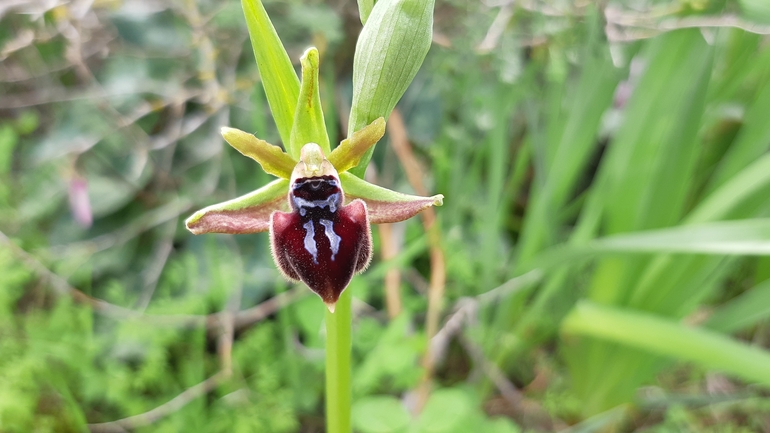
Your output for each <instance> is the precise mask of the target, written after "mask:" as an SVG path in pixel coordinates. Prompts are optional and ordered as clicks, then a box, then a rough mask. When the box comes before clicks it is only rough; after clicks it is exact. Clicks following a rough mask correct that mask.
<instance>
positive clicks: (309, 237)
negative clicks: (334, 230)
mask: <svg viewBox="0 0 770 433" xmlns="http://www.w3.org/2000/svg"><path fill="white" fill-rule="evenodd" d="M302 227H304V228H305V249H306V250H307V252H309V253H310V255H311V256H313V263H315V264H318V248H316V245H315V227H313V220H310V221H308V222H306V223H305V224H304V225H303V226H302ZM327 236H328V234H327Z"/></svg>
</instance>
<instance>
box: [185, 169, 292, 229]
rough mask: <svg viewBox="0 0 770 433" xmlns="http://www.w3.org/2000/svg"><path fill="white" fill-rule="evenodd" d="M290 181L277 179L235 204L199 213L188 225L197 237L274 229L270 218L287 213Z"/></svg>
mask: <svg viewBox="0 0 770 433" xmlns="http://www.w3.org/2000/svg"><path fill="white" fill-rule="evenodd" d="M288 191H289V181H288V180H286V179H276V180H274V181H272V182H270V183H268V184H267V185H265V186H263V187H262V188H260V189H258V190H256V191H253V192H250V193H248V194H246V195H244V196H241V197H238V198H236V199H233V200H228V201H226V202H222V203H218V204H215V205H212V206H209V207H207V208H205V209H201V210H199V211H198V212H195V213H194V214H193V215H192V216H191V217H190V218H187V221H185V225H186V226H187V230H190V231H191V232H193V234H196V235H200V234H203V233H229V234H246V233H259V232H266V231H268V230H269V229H270V214H272V213H273V212H274V211H276V210H280V211H283V212H286V211H288V210H289V203H288V201H287V199H286V195H287V193H288Z"/></svg>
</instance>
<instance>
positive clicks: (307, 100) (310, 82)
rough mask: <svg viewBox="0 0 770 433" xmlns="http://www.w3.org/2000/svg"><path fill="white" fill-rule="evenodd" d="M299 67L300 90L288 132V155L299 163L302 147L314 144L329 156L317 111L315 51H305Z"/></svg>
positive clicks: (321, 119) (323, 127) (325, 136)
mask: <svg viewBox="0 0 770 433" xmlns="http://www.w3.org/2000/svg"><path fill="white" fill-rule="evenodd" d="M300 62H301V63H302V86H301V87H300V91H299V99H298V101H297V111H296V112H295V113H294V125H293V126H292V129H291V145H290V146H289V148H288V151H289V154H290V155H291V156H292V157H294V159H299V156H300V152H301V150H302V146H304V145H305V144H307V143H316V144H318V145H319V146H321V150H322V151H323V153H324V155H329V154H330V153H331V148H330V147H329V135H328V134H327V133H326V124H325V123H324V113H323V111H322V109H321V95H320V93H319V91H318V84H319V83H318V62H319V59H318V50H317V49H316V48H315V47H311V48H308V50H307V51H305V54H303V55H302V57H301V58H300Z"/></svg>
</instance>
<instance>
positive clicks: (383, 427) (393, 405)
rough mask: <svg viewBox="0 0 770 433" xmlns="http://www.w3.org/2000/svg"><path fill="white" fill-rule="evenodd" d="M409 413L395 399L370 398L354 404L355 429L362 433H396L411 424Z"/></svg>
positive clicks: (384, 397) (385, 397)
mask: <svg viewBox="0 0 770 433" xmlns="http://www.w3.org/2000/svg"><path fill="white" fill-rule="evenodd" d="M409 420H410V417H409V412H407V411H406V408H404V405H403V404H402V403H401V402H400V401H399V400H398V399H396V398H395V397H391V396H385V395H382V396H369V397H364V398H362V399H360V400H358V401H356V402H355V403H354V404H353V409H352V421H353V427H355V428H356V430H357V431H360V432H362V433H394V432H398V431H402V430H403V429H404V428H405V427H406V426H407V425H408V424H409Z"/></svg>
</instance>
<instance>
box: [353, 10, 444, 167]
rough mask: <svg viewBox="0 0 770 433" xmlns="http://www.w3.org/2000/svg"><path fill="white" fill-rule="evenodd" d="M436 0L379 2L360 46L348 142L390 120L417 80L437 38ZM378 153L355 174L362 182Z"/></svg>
mask: <svg viewBox="0 0 770 433" xmlns="http://www.w3.org/2000/svg"><path fill="white" fill-rule="evenodd" d="M433 4H434V0H379V1H377V3H376V4H375V5H374V8H373V9H372V13H371V15H369V19H368V20H367V21H366V25H365V26H364V29H363V30H362V31H361V34H360V35H359V37H358V42H357V43H356V53H355V60H354V61H353V102H352V105H351V108H350V119H349V121H348V137H350V136H352V135H353V133H355V132H356V131H358V130H360V129H362V128H363V127H365V126H366V125H368V124H369V123H371V122H373V121H374V120H375V119H377V118H379V117H384V118H385V119H386V120H387V118H388V116H390V112H391V111H393V108H394V107H395V106H396V103H397V102H398V100H399V99H401V96H403V94H404V92H405V91H406V89H407V87H409V84H410V83H411V82H412V80H413V79H414V76H415V75H417V71H418V70H419V69H420V66H421V65H422V62H423V60H424V59H425V55H426V54H428V49H430V44H431V40H432V37H433ZM373 151H374V148H370V149H369V151H367V152H366V153H365V154H364V156H363V158H362V159H361V164H359V165H358V166H357V167H356V168H355V169H353V171H352V172H353V174H355V175H356V176H359V177H363V173H364V171H365V170H366V166H367V165H368V164H369V159H371V156H372V152H373Z"/></svg>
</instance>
